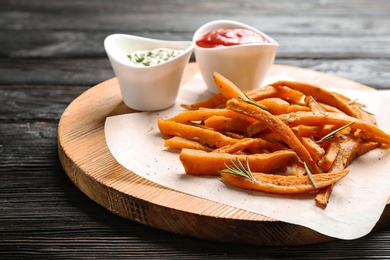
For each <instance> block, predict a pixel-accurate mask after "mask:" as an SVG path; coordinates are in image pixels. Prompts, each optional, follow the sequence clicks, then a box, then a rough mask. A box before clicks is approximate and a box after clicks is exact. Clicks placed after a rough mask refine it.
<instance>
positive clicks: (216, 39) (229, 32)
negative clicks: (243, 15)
mask: <svg viewBox="0 0 390 260" xmlns="http://www.w3.org/2000/svg"><path fill="white" fill-rule="evenodd" d="M264 42H270V41H269V40H268V39H267V38H265V37H264V36H262V35H261V34H258V33H256V32H254V31H251V30H248V29H217V30H213V31H211V32H208V33H206V34H205V35H203V37H202V38H201V39H199V40H197V41H196V44H197V45H198V46H199V47H203V48H215V47H222V46H232V45H239V44H248V43H264Z"/></svg>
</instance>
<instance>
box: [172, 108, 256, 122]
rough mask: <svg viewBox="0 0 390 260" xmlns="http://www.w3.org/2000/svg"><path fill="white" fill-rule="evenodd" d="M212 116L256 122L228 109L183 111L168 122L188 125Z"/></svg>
mask: <svg viewBox="0 0 390 260" xmlns="http://www.w3.org/2000/svg"><path fill="white" fill-rule="evenodd" d="M212 116H224V117H229V118H239V119H242V120H245V121H248V122H249V123H254V122H256V120H255V119H253V118H251V117H249V116H246V115H243V114H241V113H236V112H234V111H231V110H228V109H221V108H204V109H198V110H191V111H185V112H183V113H180V114H178V115H176V116H174V117H172V118H170V119H169V120H171V121H175V122H178V123H188V122H196V121H204V120H206V119H207V118H209V117H212Z"/></svg>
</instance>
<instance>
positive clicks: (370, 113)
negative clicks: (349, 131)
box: [359, 106, 374, 115]
mask: <svg viewBox="0 0 390 260" xmlns="http://www.w3.org/2000/svg"><path fill="white" fill-rule="evenodd" d="M359 109H360V110H362V111H363V112H366V113H367V114H369V115H374V113H372V112H370V111H368V110H367V109H366V108H363V107H360V106H359Z"/></svg>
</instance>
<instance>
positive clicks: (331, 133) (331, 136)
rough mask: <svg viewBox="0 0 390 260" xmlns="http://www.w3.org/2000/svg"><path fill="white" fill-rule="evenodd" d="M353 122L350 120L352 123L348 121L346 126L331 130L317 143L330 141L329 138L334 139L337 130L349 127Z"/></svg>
mask: <svg viewBox="0 0 390 260" xmlns="http://www.w3.org/2000/svg"><path fill="white" fill-rule="evenodd" d="M353 123H354V122H350V123H348V124H346V125H344V126H342V127H340V128H337V129H336V130H334V131H332V132H330V133H329V134H327V135H325V136H324V137H322V138H321V139H320V140H318V141H317V143H321V142H324V141H328V140H332V139H334V135H335V134H336V133H337V132H339V131H341V130H343V129H345V128H347V127H348V126H350V125H352V124H353Z"/></svg>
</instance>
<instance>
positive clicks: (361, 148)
mask: <svg viewBox="0 0 390 260" xmlns="http://www.w3.org/2000/svg"><path fill="white" fill-rule="evenodd" d="M379 145H380V144H379V143H376V142H363V141H361V140H359V139H358V138H355V137H351V138H350V139H349V140H347V141H345V142H343V143H342V144H341V147H340V151H339V153H338V154H337V156H336V159H335V160H334V162H333V164H332V166H331V168H330V169H329V171H340V170H343V169H345V168H346V167H347V166H348V165H349V164H350V163H351V162H352V161H353V160H354V159H355V158H356V157H358V156H361V155H363V154H365V153H367V152H369V151H371V150H373V149H375V148H378V147H379ZM332 189H333V186H332V185H330V186H329V187H324V188H322V189H320V190H319V191H318V193H317V194H316V197H315V200H316V202H317V204H318V205H319V206H321V207H326V205H327V204H328V201H329V196H330V194H331V192H332Z"/></svg>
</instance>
